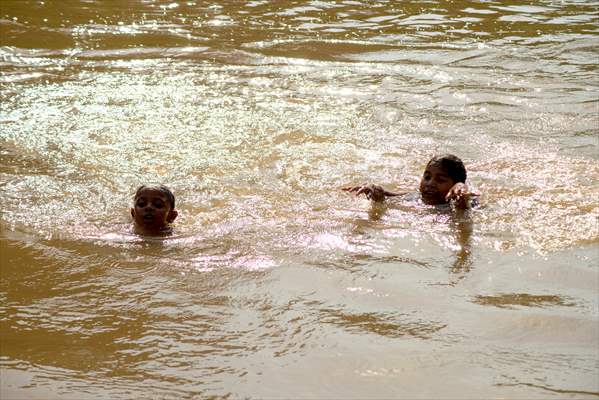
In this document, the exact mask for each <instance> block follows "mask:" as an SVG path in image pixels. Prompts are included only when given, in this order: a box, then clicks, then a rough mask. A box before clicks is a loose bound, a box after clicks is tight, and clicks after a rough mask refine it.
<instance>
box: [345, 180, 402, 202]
mask: <svg viewBox="0 0 599 400" xmlns="http://www.w3.org/2000/svg"><path fill="white" fill-rule="evenodd" d="M341 190H343V191H344V192H350V193H354V194H355V195H356V196H359V195H361V194H363V195H365V196H366V198H367V199H368V200H372V201H384V200H385V199H386V198H387V197H393V196H399V195H401V194H403V193H395V192H390V191H388V190H385V189H383V188H382V187H381V186H379V185H374V184H364V185H360V186H351V187H345V188H343V189H341Z"/></svg>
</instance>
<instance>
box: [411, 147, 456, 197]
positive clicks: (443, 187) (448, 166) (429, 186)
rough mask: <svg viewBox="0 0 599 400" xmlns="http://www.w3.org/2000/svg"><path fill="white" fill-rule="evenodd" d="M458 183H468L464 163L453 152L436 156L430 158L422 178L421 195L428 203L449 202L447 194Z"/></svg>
mask: <svg viewBox="0 0 599 400" xmlns="http://www.w3.org/2000/svg"><path fill="white" fill-rule="evenodd" d="M457 183H462V184H465V183H466V168H465V167H464V163H463V162H462V160H460V159H459V158H458V157H456V156H454V155H453V154H445V155H440V156H435V157H433V158H431V159H430V161H429V162H428V164H426V168H425V169H424V173H423V174H422V179H421V180H420V195H421V197H422V200H423V201H424V202H425V203H426V204H444V203H447V198H446V196H447V194H448V192H449V190H450V189H451V188H453V187H454V185H455V184H457Z"/></svg>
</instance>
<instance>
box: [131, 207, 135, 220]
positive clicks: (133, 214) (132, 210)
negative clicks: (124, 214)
mask: <svg viewBox="0 0 599 400" xmlns="http://www.w3.org/2000/svg"><path fill="white" fill-rule="evenodd" d="M131 216H132V217H133V218H135V209H133V208H132V209H131Z"/></svg>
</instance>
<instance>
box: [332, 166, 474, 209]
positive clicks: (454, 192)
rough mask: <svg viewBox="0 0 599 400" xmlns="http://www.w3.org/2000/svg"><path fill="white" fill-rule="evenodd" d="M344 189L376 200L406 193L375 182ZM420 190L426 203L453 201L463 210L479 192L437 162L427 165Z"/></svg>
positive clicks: (437, 203) (468, 206) (435, 203)
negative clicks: (456, 180)
mask: <svg viewBox="0 0 599 400" xmlns="http://www.w3.org/2000/svg"><path fill="white" fill-rule="evenodd" d="M342 190H344V191H346V192H349V193H354V194H355V195H356V196H358V195H361V194H363V195H365V196H366V198H367V199H369V200H372V201H375V202H380V201H384V200H385V199H386V198H387V197H394V196H400V195H402V194H405V192H403V193H401V192H399V193H398V192H390V191H388V190H386V189H383V188H382V187H381V186H378V185H374V184H366V185H361V186H352V187H346V188H343V189H342ZM419 190H420V196H421V198H422V201H423V202H424V203H425V204H428V205H439V204H447V203H449V202H453V204H454V205H455V207H456V208H458V209H462V210H465V209H468V208H470V200H471V199H472V198H473V197H475V196H478V194H477V193H473V192H471V191H470V190H469V189H468V186H467V185H466V184H465V183H463V182H454V181H453V179H452V178H451V177H450V176H449V175H448V174H447V172H446V171H445V170H444V169H443V168H441V167H440V166H438V165H435V164H429V165H427V167H426V169H425V170H424V173H423V174H422V179H421V180H420V187H419Z"/></svg>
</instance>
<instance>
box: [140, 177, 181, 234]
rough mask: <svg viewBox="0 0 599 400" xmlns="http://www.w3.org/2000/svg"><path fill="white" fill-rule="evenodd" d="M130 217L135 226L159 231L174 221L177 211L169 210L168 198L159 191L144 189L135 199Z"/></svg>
mask: <svg viewBox="0 0 599 400" xmlns="http://www.w3.org/2000/svg"><path fill="white" fill-rule="evenodd" d="M131 216H132V217H133V220H134V221H135V224H136V225H137V226H139V227H141V228H143V229H145V230H148V231H160V230H162V229H164V228H165V227H166V226H167V225H168V224H169V223H171V222H173V221H174V220H175V218H176V217H177V211H175V210H171V206H170V203H169V201H168V198H167V197H166V195H165V194H164V193H162V192H161V191H160V190H156V189H152V188H145V189H142V190H141V191H140V192H139V193H138V194H137V196H136V197H135V203H134V206H133V208H132V209H131Z"/></svg>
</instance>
